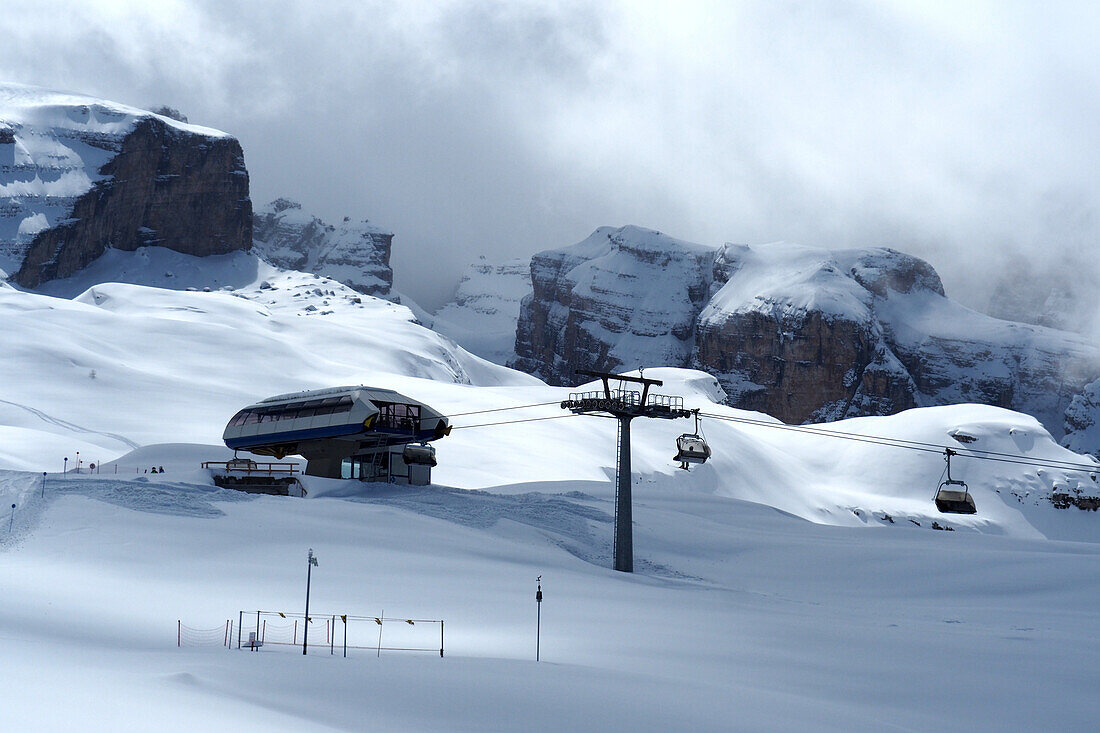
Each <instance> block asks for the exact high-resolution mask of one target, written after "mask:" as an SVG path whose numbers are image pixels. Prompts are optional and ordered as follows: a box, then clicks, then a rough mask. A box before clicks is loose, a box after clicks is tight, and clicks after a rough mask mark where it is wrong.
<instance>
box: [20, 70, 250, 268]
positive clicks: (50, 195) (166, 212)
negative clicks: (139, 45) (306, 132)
mask: <svg viewBox="0 0 1100 733" xmlns="http://www.w3.org/2000/svg"><path fill="white" fill-rule="evenodd" d="M251 243H252V202H251V200H250V198H249V193H248V171H247V170H246V168H245V165H244V155H243V153H242V151H241V146H240V143H238V142H237V140H236V139H234V138H233V137H231V136H229V135H227V134H225V133H223V132H219V131H217V130H212V129H209V128H205V127H199V126H196V125H188V124H184V123H182V122H179V121H177V120H174V119H171V118H169V117H163V116H160V115H156V114H153V113H152V112H147V111H144V110H140V109H136V108H133V107H128V106H126V105H120V104H116V103H114V102H106V101H103V100H98V99H94V98H90V97H83V96H79V95H71V94H61V93H56V92H50V91H47V90H43V89H38V88H35V87H26V86H21V85H15V84H3V85H0V269H3V270H4V271H6V272H7V273H8V274H10V275H11V276H12V280H13V281H14V282H16V283H18V284H20V285H23V286H25V287H35V286H37V285H39V284H41V283H42V282H44V281H47V280H52V279H56V278H63V277H68V276H69V275H72V274H73V273H75V272H76V271H78V270H80V269H81V268H83V267H85V266H87V265H88V264H90V263H91V262H92V261H93V260H95V259H96V258H98V257H99V256H100V255H102V254H103V253H104V252H105V251H106V249H107V248H108V247H110V248H114V249H119V250H126V251H133V250H136V249H138V248H139V247H145V246H153V245H155V246H161V247H167V248H169V249H173V250H176V251H178V252H183V253H185V254H191V255H196V256H205V255H211V254H225V253H228V252H233V251H237V250H247V249H249V247H250V246H251Z"/></svg>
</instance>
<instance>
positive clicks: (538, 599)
mask: <svg viewBox="0 0 1100 733" xmlns="http://www.w3.org/2000/svg"><path fill="white" fill-rule="evenodd" d="M535 582H537V583H538V584H539V585H538V590H536V591H535V607H536V608H537V609H538V610H537V611H535V661H536V662H537V661H539V646H540V643H541V641H542V576H541V575H540V576H539V577H538V578H537V579H536V581H535Z"/></svg>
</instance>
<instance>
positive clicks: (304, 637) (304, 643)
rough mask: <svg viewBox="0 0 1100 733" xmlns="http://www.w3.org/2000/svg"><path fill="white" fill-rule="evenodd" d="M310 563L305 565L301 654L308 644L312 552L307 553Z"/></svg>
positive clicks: (304, 651)
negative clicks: (304, 600)
mask: <svg viewBox="0 0 1100 733" xmlns="http://www.w3.org/2000/svg"><path fill="white" fill-rule="evenodd" d="M309 557H310V562H309V564H308V565H306V623H305V626H303V627H302V628H303V631H302V654H303V655H304V654H305V653H306V648H307V646H308V644H309V581H310V577H311V576H312V575H313V550H310V551H309Z"/></svg>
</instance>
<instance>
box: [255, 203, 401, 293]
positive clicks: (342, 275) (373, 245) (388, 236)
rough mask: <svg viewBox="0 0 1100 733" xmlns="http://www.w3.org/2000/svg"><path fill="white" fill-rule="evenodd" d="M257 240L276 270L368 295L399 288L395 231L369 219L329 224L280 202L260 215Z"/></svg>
mask: <svg viewBox="0 0 1100 733" xmlns="http://www.w3.org/2000/svg"><path fill="white" fill-rule="evenodd" d="M252 236H253V238H254V243H253V248H254V249H255V250H256V252H257V253H259V254H260V256H262V257H263V258H264V259H265V260H267V261H268V262H270V263H271V264H273V265H275V266H276V267H281V268H283V269H286V270H298V271H300V272H311V273H316V274H318V275H323V276H325V277H328V278H332V279H333V280H336V281H337V282H341V283H343V284H344V285H347V286H348V287H350V288H352V289H354V290H357V291H359V292H360V293H365V294H367V295H377V296H381V297H385V296H387V295H389V294H390V289H391V288H392V287H393V270H392V269H391V268H390V246H391V244H392V242H393V232H390V231H387V230H385V229H382V228H381V227H378V226H376V225H374V224H372V223H371V222H369V221H367V220H366V219H363V220H352V219H351V218H350V217H344V220H343V221H342V222H340V223H339V224H337V225H332V224H326V223H325V222H323V221H322V220H321V219H320V218H318V217H316V216H313V215H312V214H309V213H308V212H306V211H304V210H303V209H302V205H301V204H299V203H297V202H296V201H291V200H289V199H285V198H280V199H276V200H274V201H272V202H271V203H270V204H268V205H267V206H264V207H263V208H261V209H259V210H258V211H257V212H256V215H255V218H254V224H253V229H252Z"/></svg>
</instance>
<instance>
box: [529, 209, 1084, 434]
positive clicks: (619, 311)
mask: <svg viewBox="0 0 1100 733" xmlns="http://www.w3.org/2000/svg"><path fill="white" fill-rule="evenodd" d="M531 275H532V285H533V290H532V293H531V295H529V296H528V297H527V298H526V299H525V300H524V302H523V306H522V308H521V312H520V318H519V322H518V324H517V328H516V358H515V359H514V360H513V361H512V365H513V366H515V367H517V368H520V369H523V370H524V371H528V372H530V373H532V374H535V375H537V376H539V377H541V378H543V379H545V380H547V381H550V382H552V383H555V384H572V383H576V378H575V377H574V376H573V372H574V371H575V370H576V369H600V370H618V369H636V368H637V367H639V366H666V365H667V366H684V367H692V368H697V369H702V370H705V371H707V372H710V373H711V374H713V375H715V377H717V378H718V380H719V382H720V383H721V386H722V388H723V389H724V390H725V392H726V394H727V395H728V401H729V403H730V404H731V405H733V406H736V407H741V408H744V409H751V410H759V411H762V412H766V413H768V414H771V415H774V416H775V417H778V418H780V419H782V420H784V421H786V422H792V423H802V422H820V421H826V420H834V419H840V418H843V417H854V416H860V415H886V414H892V413H895V412H899V411H901V410H904V409H908V408H911V407H922V406H931V405H941V404H955V403H963V402H976V403H982V404H989V405H996V406H1000V407H1006V408H1011V409H1014V410H1019V411H1021V412H1026V413H1029V414H1031V415H1034V416H1035V417H1037V418H1039V419H1040V420H1041V421H1042V422H1043V423H1044V425H1046V427H1047V428H1048V429H1049V430H1050V431H1051V432H1052V433H1053V434H1054V435H1056V436H1059V437H1061V436H1063V435H1064V434H1065V433H1066V432H1067V431H1071V432H1075V434H1078V435H1084V434H1086V432H1087V433H1088V435H1092V432H1091V431H1085V430H1084V428H1087V427H1088V426H1085V425H1084V422H1085V421H1087V419H1089V418H1088V417H1087V416H1088V415H1091V414H1092V412H1091V411H1090V409H1089V405H1091V404H1092V403H1091V402H1089V400H1090V399H1094V397H1095V396H1093V397H1088V396H1087V395H1083V393H1084V391H1085V389H1086V385H1088V384H1089V383H1090V382H1094V381H1095V380H1097V378H1098V377H1100V349H1098V348H1097V346H1096V345H1094V344H1093V343H1092V342H1091V341H1089V340H1088V339H1086V338H1084V337H1082V336H1079V335H1077V334H1073V333H1067V332H1063V331H1057V330H1054V329H1050V328H1044V327H1040V326H1033V325H1028V324H1021V323H1013V322H1008V321H1002V320H998V319H996V318H991V317H989V316H985V315H983V314H980V313H977V312H975V311H972V310H969V309H967V308H965V307H963V306H961V305H960V304H958V303H956V302H954V301H952V300H950V299H949V298H948V297H947V296H946V295H945V293H944V289H943V285H942V283H941V282H940V278H939V276H938V275H937V274H936V272H935V270H934V269H933V268H932V267H931V265H929V264H928V263H927V262H924V261H923V260H920V259H918V258H916V257H912V256H910V255H906V254H903V253H901V252H897V251H894V250H891V249H886V248H868V249H852V250H828V249H824V248H820V247H806V246H801V245H795V244H788V243H775V244H768V245H759V246H752V247H749V246H746V245H734V244H727V245H725V246H723V247H719V248H710V247H703V246H700V245H694V244H690V243H687V242H682V241H680V240H676V239H673V238H671V237H668V236H666V235H663V234H659V233H657V232H652V231H650V230H644V229H641V228H638V227H623V228H621V229H609V228H604V229H599V230H597V231H596V232H595V233H594V234H593V235H592V236H590V237H589V238H588V239H586V240H584V241H583V242H581V243H580V244H578V245H575V246H573V247H567V248H564V249H560V250H551V251H547V252H541V253H539V254H537V255H535V256H534V258H533V259H532V261H531ZM1093 391H1095V390H1093ZM1089 394H1092V393H1091V392H1090V393H1089ZM1098 401H1100V400H1098ZM1071 405H1074V406H1075V407H1073V408H1072V409H1070V408H1071ZM1067 409H1069V412H1068V413H1067ZM1085 442H1087V441H1085ZM1098 448H1100V446H1093V447H1091V448H1089V450H1096V449H1098Z"/></svg>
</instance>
